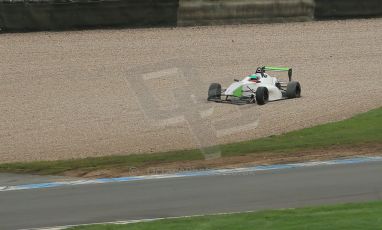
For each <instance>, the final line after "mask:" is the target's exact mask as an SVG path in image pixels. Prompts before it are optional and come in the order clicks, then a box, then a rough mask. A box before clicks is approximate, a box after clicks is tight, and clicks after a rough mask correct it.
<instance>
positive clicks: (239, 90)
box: [233, 86, 243, 97]
mask: <svg viewBox="0 0 382 230" xmlns="http://www.w3.org/2000/svg"><path fill="white" fill-rule="evenodd" d="M242 94H243V86H240V87H238V88H237V89H235V91H233V96H235V97H241V96H242Z"/></svg>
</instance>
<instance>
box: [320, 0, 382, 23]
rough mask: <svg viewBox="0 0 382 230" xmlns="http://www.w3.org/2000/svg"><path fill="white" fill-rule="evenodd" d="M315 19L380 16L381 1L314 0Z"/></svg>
mask: <svg viewBox="0 0 382 230" xmlns="http://www.w3.org/2000/svg"><path fill="white" fill-rule="evenodd" d="M315 1H316V10H315V17H316V18H317V19H326V18H327V19H330V18H358V17H375V16H382V0H315Z"/></svg>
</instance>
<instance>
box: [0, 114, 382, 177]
mask: <svg viewBox="0 0 382 230" xmlns="http://www.w3.org/2000/svg"><path fill="white" fill-rule="evenodd" d="M375 143H379V144H380V143H382V108H378V109H374V110H371V111H369V112H367V113H363V114H360V115H357V116H354V117H353V118H350V119H347V120H344V121H339V122H333V123H328V124H324V125H318V126H315V127H312V128H306V129H302V130H298V131H294V132H289V133H285V134H282V135H277V136H271V137H266V138H261V139H256V140H251V141H244V142H238V143H233V144H226V145H221V146H218V147H219V148H220V149H221V151H222V156H223V157H226V156H238V155H247V154H256V153H267V152H268V153H293V152H296V151H299V150H313V149H320V148H329V147H332V146H356V145H364V144H375ZM215 148H216V147H215ZM201 159H204V156H203V154H202V153H201V151H200V150H197V149H195V150H179V151H171V152H160V153H150V154H133V155H126V156H106V157H90V158H85V159H72V160H60V161H34V162H20V163H6V164H0V172H16V173H33V174H41V175H47V174H51V175H54V174H62V173H64V172H66V171H72V170H80V171H81V172H84V173H85V172H90V171H94V170H99V169H107V168H126V169H128V168H134V167H142V166H145V165H159V164H161V163H171V162H179V161H183V162H184V161H192V160H201Z"/></svg>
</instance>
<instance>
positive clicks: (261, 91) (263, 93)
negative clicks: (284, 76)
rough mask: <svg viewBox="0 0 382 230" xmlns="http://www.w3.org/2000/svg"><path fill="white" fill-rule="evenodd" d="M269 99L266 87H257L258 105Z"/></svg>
mask: <svg viewBox="0 0 382 230" xmlns="http://www.w3.org/2000/svg"><path fill="white" fill-rule="evenodd" d="M268 100H269V93H268V89H267V88H266V87H258V88H257V89H256V101H257V104H259V105H264V104H265V103H267V102H268Z"/></svg>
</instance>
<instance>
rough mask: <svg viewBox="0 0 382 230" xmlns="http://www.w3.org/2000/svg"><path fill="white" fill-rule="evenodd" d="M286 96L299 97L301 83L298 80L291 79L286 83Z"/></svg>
mask: <svg viewBox="0 0 382 230" xmlns="http://www.w3.org/2000/svg"><path fill="white" fill-rule="evenodd" d="M286 96H287V98H298V97H301V85H300V83H299V82H298V81H291V82H289V83H288V85H287V90H286Z"/></svg>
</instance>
